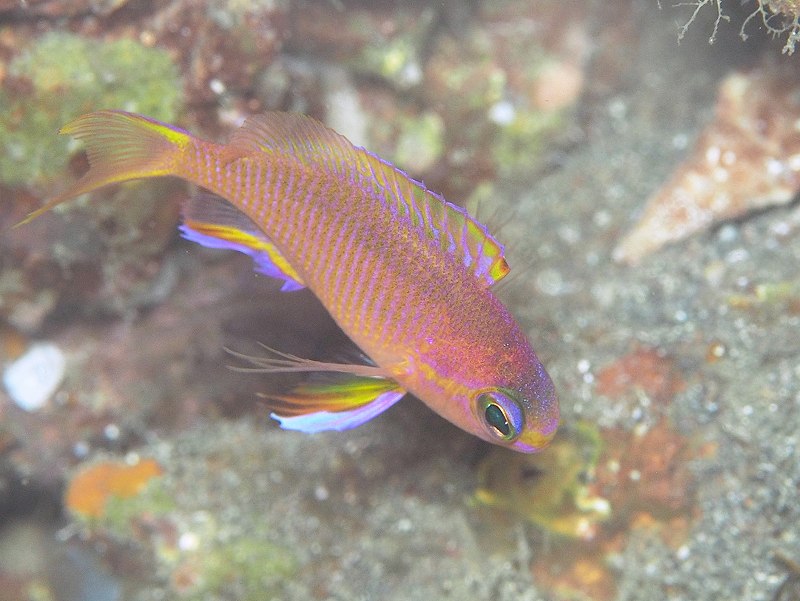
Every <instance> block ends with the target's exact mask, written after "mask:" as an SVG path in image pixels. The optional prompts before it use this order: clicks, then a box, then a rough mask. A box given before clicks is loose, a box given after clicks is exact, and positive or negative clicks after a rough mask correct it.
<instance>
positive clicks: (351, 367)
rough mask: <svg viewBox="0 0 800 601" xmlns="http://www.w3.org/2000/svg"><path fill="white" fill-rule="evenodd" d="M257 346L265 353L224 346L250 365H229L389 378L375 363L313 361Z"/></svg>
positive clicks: (253, 369)
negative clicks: (258, 355) (241, 351)
mask: <svg viewBox="0 0 800 601" xmlns="http://www.w3.org/2000/svg"><path fill="white" fill-rule="evenodd" d="M259 346H260V347H261V348H263V349H264V350H265V351H267V355H265V356H261V357H256V356H253V355H246V354H244V353H239V352H237V351H234V350H231V349H228V348H226V349H225V351H226V352H227V353H228V354H230V355H232V356H234V357H236V358H237V359H241V360H243V361H246V362H247V363H249V364H250V367H236V366H234V367H231V369H234V370H236V371H251V372H258V373H266V374H278V373H313V372H320V373H321V372H333V373H342V374H349V375H352V376H359V377H366V378H384V379H388V378H389V376H388V375H387V373H386V372H385V371H384V370H383V369H381V368H380V367H378V366H377V365H365V364H361V363H332V362H328V361H314V360H313V359H304V358H302V357H298V356H297V355H292V354H291V353H283V352H281V351H278V350H276V349H274V348H271V347H269V346H267V345H265V344H260V345H259Z"/></svg>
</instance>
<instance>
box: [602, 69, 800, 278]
mask: <svg viewBox="0 0 800 601" xmlns="http://www.w3.org/2000/svg"><path fill="white" fill-rule="evenodd" d="M798 82H800V79H798V77H797V71H796V70H793V68H773V67H769V68H768V67H761V68H757V69H755V70H753V71H750V72H746V73H745V72H736V73H733V74H732V75H729V76H728V77H726V78H725V79H724V80H723V81H722V84H721V85H720V88H719V94H718V97H717V106H716V114H715V117H714V119H713V121H712V122H711V123H710V124H709V125H708V126H707V127H706V128H705V130H704V131H703V132H702V133H701V134H700V137H699V139H698V141H697V144H696V145H695V148H694V150H693V152H692V153H691V155H690V156H689V157H688V158H687V159H686V160H685V161H684V162H683V163H682V164H681V165H680V166H679V167H678V168H677V170H676V171H675V172H674V173H673V175H672V177H671V178H670V179H669V181H667V183H666V184H665V185H664V186H662V187H661V189H659V190H658V191H657V192H656V193H655V194H654V195H653V196H652V197H651V198H650V200H649V201H648V203H647V205H646V207H645V209H644V213H643V215H642V217H641V219H640V221H639V223H637V224H636V226H635V227H634V228H633V229H632V230H631V231H630V232H628V234H627V235H626V236H625V237H624V238H623V240H622V242H620V244H619V245H618V246H617V247H616V248H615V249H614V259H615V260H616V261H619V262H622V263H628V264H636V263H638V262H639V261H640V260H641V259H642V258H644V257H645V256H646V255H648V254H650V253H652V252H653V251H656V250H658V249H659V248H661V247H662V246H663V245H664V244H667V243H670V242H674V241H676V240H681V239H683V238H686V237H687V236H689V235H691V234H693V233H695V232H698V231H700V230H703V229H705V228H708V227H709V226H711V225H713V224H715V223H718V222H720V221H725V220H730V219H735V218H738V217H741V216H743V215H746V214H747V213H749V212H751V211H753V210H756V209H760V208H763V207H768V206H772V205H780V204H786V203H788V202H789V201H791V200H792V198H794V197H795V195H796V194H797V193H798V192H800V83H798Z"/></svg>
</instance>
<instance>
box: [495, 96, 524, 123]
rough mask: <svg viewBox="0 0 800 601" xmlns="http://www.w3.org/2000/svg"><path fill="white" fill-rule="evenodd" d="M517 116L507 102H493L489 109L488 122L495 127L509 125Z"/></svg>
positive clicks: (511, 105) (512, 106)
mask: <svg viewBox="0 0 800 601" xmlns="http://www.w3.org/2000/svg"><path fill="white" fill-rule="evenodd" d="M516 116H517V111H516V109H515V108H514V105H513V104H511V103H510V102H508V101H507V100H501V101H500V102H495V103H494V104H493V105H492V106H491V107H490V108H489V120H490V121H492V122H494V123H496V124H497V125H510V124H511V123H512V122H513V121H514V118H515V117H516Z"/></svg>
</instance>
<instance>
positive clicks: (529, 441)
mask: <svg viewBox="0 0 800 601" xmlns="http://www.w3.org/2000/svg"><path fill="white" fill-rule="evenodd" d="M556 430H557V428H556V427H554V428H552V429H551V430H550V431H549V432H537V431H533V432H526V433H525V434H523V435H522V436H520V437H519V438H518V439H517V440H515V441H514V442H513V443H512V444H511V448H512V449H514V450H515V451H519V452H521V453H536V452H537V451H541V450H542V449H544V448H545V447H546V446H547V445H549V444H550V442H551V441H552V440H553V438H554V437H555V435H556Z"/></svg>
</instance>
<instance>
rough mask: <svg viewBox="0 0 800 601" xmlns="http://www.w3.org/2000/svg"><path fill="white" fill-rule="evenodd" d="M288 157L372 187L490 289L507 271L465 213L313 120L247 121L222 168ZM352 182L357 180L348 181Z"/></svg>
mask: <svg viewBox="0 0 800 601" xmlns="http://www.w3.org/2000/svg"><path fill="white" fill-rule="evenodd" d="M263 152H266V153H271V152H280V153H282V154H287V155H289V156H294V157H295V158H296V159H297V160H299V161H300V162H301V163H303V164H305V165H313V166H314V167H316V168H321V169H324V170H326V171H328V172H329V173H331V174H332V175H335V176H338V177H342V178H345V179H348V180H351V181H355V182H358V183H360V185H364V184H368V185H370V184H371V185H372V186H373V187H374V189H375V190H376V191H378V192H379V194H380V196H381V200H382V201H383V202H384V203H385V205H386V206H387V207H388V208H389V210H390V211H391V213H392V215H393V216H394V217H395V218H398V219H406V220H408V222H409V223H410V224H411V226H412V227H414V228H416V229H417V231H418V232H420V234H421V235H422V236H424V237H425V238H427V239H429V240H432V241H434V242H435V243H436V244H437V245H438V246H439V248H440V249H441V250H442V251H443V252H446V253H449V254H450V255H451V256H453V257H454V258H455V259H456V260H458V261H460V262H462V263H463V264H464V265H465V266H466V267H467V269H469V270H470V271H471V272H472V273H473V274H474V275H475V276H476V277H477V278H479V279H480V280H482V281H484V282H485V283H486V285H487V286H491V285H492V284H494V283H495V282H497V281H498V280H500V279H502V278H503V277H504V276H505V275H506V274H507V273H508V271H509V267H508V263H506V260H505V258H504V256H503V252H504V249H503V246H502V245H501V244H500V243H499V242H498V241H497V240H495V238H494V237H493V236H492V235H491V234H489V232H488V231H487V229H486V227H485V226H484V225H483V224H481V223H480V222H478V221H477V220H475V219H474V218H473V217H471V216H470V215H469V214H468V213H467V212H466V210H464V209H462V208H461V207H458V206H456V205H453V204H451V203H449V202H447V201H446V200H445V199H444V198H442V197H441V196H440V195H438V194H436V193H434V192H431V191H430V190H428V189H427V188H426V187H425V185H424V184H423V183H422V182H419V181H416V180H414V179H412V178H410V177H409V176H408V175H407V174H406V173H405V172H403V171H401V170H400V169H398V168H397V167H395V166H393V165H392V164H390V163H388V162H387V161H384V160H383V159H381V158H380V157H377V156H375V155H374V154H372V153H370V152H368V151H367V150H365V149H363V148H361V147H358V146H354V145H353V144H351V143H350V141H349V140H347V138H345V137H344V136H342V135H340V134H338V133H336V132H335V131H333V130H332V129H329V128H328V127H326V126H325V125H323V124H322V123H320V122H319V121H317V120H316V119H312V118H311V117H307V116H305V115H299V114H293V113H267V114H265V115H261V116H258V117H253V118H250V119H248V120H247V121H246V122H245V124H244V125H243V126H242V127H241V128H240V129H238V130H237V131H236V132H235V133H234V134H233V136H232V138H231V140H230V142H229V143H228V144H227V146H226V147H225V150H224V153H223V162H225V161H231V160H235V159H238V158H241V157H245V156H253V155H256V156H257V155H258V154H260V153H263ZM352 176H358V177H352Z"/></svg>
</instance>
